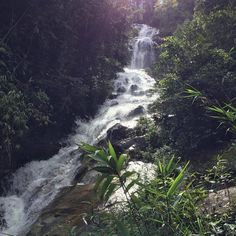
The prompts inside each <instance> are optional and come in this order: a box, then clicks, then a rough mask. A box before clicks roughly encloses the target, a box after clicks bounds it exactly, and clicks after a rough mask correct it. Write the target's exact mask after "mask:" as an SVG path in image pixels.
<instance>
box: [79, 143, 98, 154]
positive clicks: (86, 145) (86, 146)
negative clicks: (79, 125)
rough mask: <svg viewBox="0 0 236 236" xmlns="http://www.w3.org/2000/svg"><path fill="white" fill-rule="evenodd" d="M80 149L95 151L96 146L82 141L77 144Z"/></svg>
mask: <svg viewBox="0 0 236 236" xmlns="http://www.w3.org/2000/svg"><path fill="white" fill-rule="evenodd" d="M79 147H80V149H82V150H84V151H85V152H89V153H95V152H96V151H97V150H98V148H97V147H95V146H92V145H89V144H87V143H82V144H81V145H79Z"/></svg>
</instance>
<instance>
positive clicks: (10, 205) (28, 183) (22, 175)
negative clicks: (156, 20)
mask: <svg viewBox="0 0 236 236" xmlns="http://www.w3.org/2000/svg"><path fill="white" fill-rule="evenodd" d="M155 33H156V30H155V29H153V28H151V27H148V26H146V25H142V26H141V28H140V32H139V36H138V37H137V38H136V39H135V41H134V45H133V48H134V50H133V57H132V62H131V66H130V67H129V68H124V71H123V72H120V73H118V74H117V78H116V80H115V81H114V92H113V99H108V100H107V101H106V102H105V103H104V104H103V105H102V107H101V108H100V110H99V112H98V114H97V115H96V117H95V118H93V119H91V120H90V121H82V120H77V129H76V130H75V135H71V136H70V137H69V138H68V141H67V143H68V144H67V146H66V147H64V148H62V149H61V150H60V151H59V153H58V154H56V155H54V156H53V157H52V158H50V159H49V160H46V161H45V160H44V161H32V162H30V163H28V164H26V165H25V166H24V167H22V168H20V169H18V170H17V171H16V172H15V173H14V174H13V175H12V177H11V178H10V179H9V185H10V188H9V189H8V190H7V192H6V193H5V194H4V195H3V196H2V197H0V217H1V215H3V218H4V224H5V226H4V227H2V229H1V226H0V232H2V233H5V234H11V235H17V236H23V235H26V234H27V232H28V231H29V230H30V227H31V225H32V224H33V223H34V222H35V221H36V220H37V218H38V217H39V215H40V213H41V211H42V210H43V209H44V208H45V207H46V206H47V205H48V204H49V203H50V202H52V201H53V199H54V198H55V197H56V195H57V194H58V193H59V192H60V190H61V189H62V188H64V187H66V186H70V185H71V183H72V181H73V179H74V177H75V175H76V172H77V170H78V167H79V166H80V153H79V152H78V151H76V150H77V145H76V144H78V143H81V142H86V143H90V144H95V143H97V142H98V141H99V140H100V139H102V138H104V137H105V136H106V132H107V130H108V129H109V128H111V127H112V126H114V125H115V124H117V123H120V124H122V125H124V126H127V127H131V128H132V127H134V126H135V125H136V122H137V119H138V118H139V116H140V114H139V115H130V114H131V113H132V111H134V110H135V109H136V108H138V107H140V106H141V107H142V110H143V114H142V115H145V114H146V113H147V107H148V105H149V104H150V103H152V102H153V101H154V100H155V99H156V97H157V95H152V94H150V89H151V88H153V86H154V84H155V81H154V79H153V78H151V77H150V76H149V75H147V73H146V72H145V71H144V70H143V68H146V67H147V66H149V65H150V64H151V63H152V62H153V60H154V50H153V45H154V43H153V40H152V38H153V36H154V35H155ZM0 225H1V222H0ZM0 234H1V233H0Z"/></svg>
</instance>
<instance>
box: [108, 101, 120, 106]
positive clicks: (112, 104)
mask: <svg viewBox="0 0 236 236" xmlns="http://www.w3.org/2000/svg"><path fill="white" fill-rule="evenodd" d="M118 104H119V103H118V102H117V101H111V103H110V106H116V105H118Z"/></svg>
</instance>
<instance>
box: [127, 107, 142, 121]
mask: <svg viewBox="0 0 236 236" xmlns="http://www.w3.org/2000/svg"><path fill="white" fill-rule="evenodd" d="M144 112H145V109H144V107H143V106H138V107H137V108H135V109H134V110H133V111H131V112H130V113H129V114H128V117H129V118H132V117H135V116H140V115H142V114H144Z"/></svg>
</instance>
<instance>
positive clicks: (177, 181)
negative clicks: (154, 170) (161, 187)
mask: <svg viewBox="0 0 236 236" xmlns="http://www.w3.org/2000/svg"><path fill="white" fill-rule="evenodd" d="M188 165H189V162H188V163H187V164H186V165H185V167H184V168H183V170H182V171H181V172H180V173H179V175H178V176H177V177H176V179H175V180H174V182H173V183H172V185H171V186H170V188H169V190H168V192H167V197H170V196H172V195H173V194H174V193H175V191H176V190H177V188H178V187H179V186H180V185H181V183H182V180H183V179H184V175H185V173H186V170H187V167H188Z"/></svg>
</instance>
